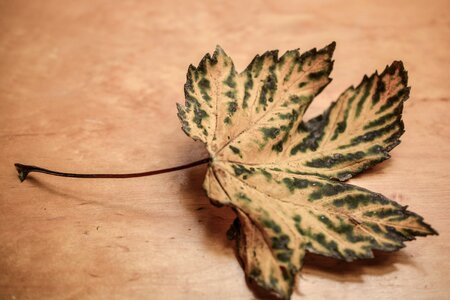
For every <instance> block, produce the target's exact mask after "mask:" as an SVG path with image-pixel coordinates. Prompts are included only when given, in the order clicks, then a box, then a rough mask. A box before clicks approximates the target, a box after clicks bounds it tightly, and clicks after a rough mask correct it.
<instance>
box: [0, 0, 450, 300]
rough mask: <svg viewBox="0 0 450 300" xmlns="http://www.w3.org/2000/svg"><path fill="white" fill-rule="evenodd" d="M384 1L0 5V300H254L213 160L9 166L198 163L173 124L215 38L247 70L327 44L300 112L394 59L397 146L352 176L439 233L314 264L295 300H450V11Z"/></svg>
mask: <svg viewBox="0 0 450 300" xmlns="http://www.w3.org/2000/svg"><path fill="white" fill-rule="evenodd" d="M392 2H393V1H390V0H386V1H376V3H375V1H374V2H373V3H372V4H369V2H368V1H367V2H366V3H365V4H362V1H348V2H340V1H304V2H299V1H292V2H283V3H281V1H249V2H247V3H245V4H243V3H242V2H240V1H239V2H238V1H236V2H233V1H215V2H214V1H209V2H201V1H199V2H197V1H195V2H194V1H192V2H189V1H178V2H171V1H153V3H152V2H150V1H114V2H112V1H106V0H105V1H87V0H85V1H70V2H69V1H66V2H62V1H56V0H55V1H43V2H41V1H1V2H0V28H1V32H0V144H1V146H0V151H1V152H0V298H1V299H252V298H255V297H256V295H255V294H253V292H252V291H251V290H250V289H249V287H248V286H247V284H246V282H245V280H244V276H243V271H242V269H241V267H240V265H239V263H238V261H237V260H236V258H235V254H234V245H233V243H232V242H229V241H227V240H226V238H225V232H226V230H227V228H228V226H229V224H230V222H231V221H232V219H233V213H232V212H231V211H230V210H229V209H226V208H222V209H219V208H215V207H212V206H211V205H210V204H209V203H208V199H207V198H206V196H205V193H204V192H203V190H202V189H201V184H202V180H203V176H204V173H205V166H201V167H197V168H194V169H190V170H185V171H180V172H176V173H171V174H164V175H159V176H155V177H148V178H137V179H127V180H76V179H65V178H55V177H49V176H43V175H39V174H38V175H33V176H32V177H33V178H32V180H29V181H26V182H24V183H22V184H20V182H19V181H18V179H17V177H16V173H15V170H14V168H13V163H14V162H22V163H31V164H37V165H41V166H44V167H48V168H53V169H58V170H62V171H64V170H65V171H79V172H132V171H144V170H150V169H155V168H161V167H169V166H173V165H178V164H182V163H187V162H191V161H194V160H197V159H200V158H203V157H205V156H206V153H205V151H204V147H203V145H202V144H200V143H195V142H193V141H192V140H190V139H189V138H188V137H186V136H185V135H184V134H183V133H182V131H181V130H180V124H179V122H178V120H177V117H176V109H175V103H176V102H182V101H184V96H183V84H184V81H185V74H186V70H187V66H188V65H189V64H190V63H195V64H197V63H198V61H199V60H200V58H201V57H202V56H203V54H204V53H206V52H210V51H213V49H214V47H215V45H216V44H220V45H221V46H222V47H223V48H224V49H225V50H226V51H227V53H228V54H229V55H230V56H231V57H232V58H233V59H234V60H235V63H236V66H237V68H238V69H239V70H242V69H243V68H244V67H245V66H246V64H247V63H248V62H249V61H250V60H251V59H252V58H253V56H254V55H255V54H256V53H262V52H263V51H265V50H268V49H276V48H278V49H280V50H281V51H285V50H287V49H292V48H298V47H300V48H301V49H303V50H307V49H310V48H312V47H322V46H324V45H326V44H328V43H329V42H331V41H333V40H335V41H336V42H337V49H336V53H335V60H336V62H335V68H334V71H333V73H332V77H333V78H334V80H333V82H332V83H331V84H330V85H329V86H328V88H327V89H326V90H325V91H324V92H323V93H322V94H321V95H320V96H319V97H318V98H317V100H316V101H315V102H314V104H313V105H312V107H311V109H310V111H309V112H308V117H311V116H313V115H315V114H317V113H318V112H320V111H321V110H322V109H324V108H325V107H326V106H327V105H328V104H329V103H330V102H331V101H332V100H333V99H336V98H337V96H338V95H339V93H340V92H342V91H343V90H344V89H345V88H346V87H347V86H349V85H351V84H356V83H358V82H359V80H360V79H361V78H362V76H363V74H365V73H372V72H373V71H374V70H375V69H378V70H381V69H382V68H384V66H385V65H386V64H388V63H390V62H392V61H393V60H395V59H401V60H403V61H404V63H405V65H406V68H407V69H408V70H409V76H410V85H411V86H412V93H411V99H410V100H409V101H408V102H407V104H406V108H405V113H404V119H405V124H406V134H405V135H404V137H403V139H402V140H403V142H402V144H401V145H400V146H399V147H397V148H396V149H395V150H394V151H393V152H392V155H393V158H392V159H391V160H389V161H387V162H384V163H382V164H381V165H379V166H377V167H376V168H374V169H373V170H371V171H369V172H367V173H366V174H363V175H362V176H359V177H357V178H355V179H353V180H351V182H352V183H354V184H358V185H361V186H363V187H366V188H369V189H371V190H374V191H377V192H380V193H383V194H384V195H386V196H388V197H390V198H392V199H394V200H396V201H398V202H400V203H401V204H404V205H406V204H408V205H409V207H410V209H411V210H413V211H415V212H417V213H419V214H421V215H423V216H424V217H425V219H426V220H427V221H428V222H430V223H431V224H432V225H433V226H434V227H435V228H436V229H437V230H438V231H439V233H440V235H439V236H434V237H428V238H419V239H418V240H416V241H413V242H410V243H408V246H407V247H406V248H405V249H403V250H401V251H399V252H396V253H391V254H382V253H379V254H377V257H376V259H374V260H370V261H359V262H354V263H344V262H339V261H335V260H332V259H326V258H321V257H318V256H308V257H307V261H306V265H305V267H304V271H303V273H302V276H301V278H300V279H299V281H298V283H297V287H296V291H295V292H294V295H293V299H301V298H303V299H325V298H326V299H387V298H392V299H394V298H395V299H406V298H408V299H445V298H447V297H448V295H449V293H450V288H449V287H450V264H449V254H448V251H449V247H450V243H449V240H450V230H449V225H450V224H449V215H448V214H449V213H450V202H449V201H450V199H449V194H450V187H449V185H450V179H449V167H450V165H449V164H450V163H449V160H450V105H449V94H448V93H449V88H448V87H449V83H448V80H449V75H448V74H449V70H450V58H449V48H450V40H449V36H450V23H449V22H450V20H449V17H448V11H449V4H448V1H396V2H395V3H394V4H392ZM312 3H314V4H312ZM447 299H448V298H447Z"/></svg>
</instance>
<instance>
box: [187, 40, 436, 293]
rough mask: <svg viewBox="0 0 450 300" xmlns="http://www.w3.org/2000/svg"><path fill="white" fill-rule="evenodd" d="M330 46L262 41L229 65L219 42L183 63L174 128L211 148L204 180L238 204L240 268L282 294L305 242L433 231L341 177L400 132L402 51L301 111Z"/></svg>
mask: <svg viewBox="0 0 450 300" xmlns="http://www.w3.org/2000/svg"><path fill="white" fill-rule="evenodd" d="M334 48H335V43H332V44H330V45H328V46H327V47H325V48H323V49H321V50H318V51H317V50H316V49H312V50H310V51H308V52H305V53H303V54H300V52H299V50H292V51H287V52H286V53H285V54H283V55H282V56H281V57H280V58H278V53H277V51H268V52H266V53H264V54H263V55H261V56H259V55H257V56H256V57H255V58H254V59H253V61H252V62H251V63H250V65H249V66H248V67H247V68H246V69H245V70H244V71H243V72H242V73H237V72H236V70H235V67H234V64H233V61H232V60H231V58H230V57H228V55H227V54H226V53H225V52H224V51H223V50H222V49H221V48H220V47H219V46H218V47H217V48H216V50H215V52H214V54H213V55H212V56H210V55H209V54H207V55H205V57H204V58H203V59H202V60H201V62H200V64H199V65H198V67H194V66H192V65H191V66H190V67H189V70H188V74H187V82H186V84H185V96H186V103H185V105H184V106H183V105H180V104H178V112H179V113H178V116H179V118H180V120H181V123H182V129H183V130H184V132H185V133H186V134H187V135H188V136H190V137H192V138H193V139H195V140H200V141H202V142H203V143H205V144H206V147H207V149H208V152H209V154H210V156H211V162H210V164H209V167H208V171H207V174H206V178H205V181H204V184H203V187H204V188H205V190H206V191H207V194H208V196H209V198H210V199H211V200H212V202H213V203H214V204H216V205H227V206H230V207H232V208H233V209H234V210H235V211H236V214H237V221H236V222H235V224H234V226H233V228H232V230H231V231H230V235H231V236H233V235H236V237H237V244H238V253H239V256H240V258H241V260H242V262H243V265H244V270H245V273H246V275H247V277H248V278H249V279H250V280H252V281H254V282H256V283H257V284H258V285H260V286H261V287H263V288H264V289H266V290H268V291H270V292H272V293H274V294H275V295H276V296H278V297H280V298H285V299H288V298H290V295H291V293H292V289H293V283H294V282H295V276H296V274H297V273H298V272H299V271H300V269H301V267H302V262H303V258H304V256H305V253H306V252H307V251H309V252H314V253H318V254H322V255H325V256H330V257H335V258H339V259H344V260H346V261H352V260H354V259H359V258H371V257H373V253H372V250H374V249H376V250H384V251H394V250H397V249H399V248H401V247H403V246H404V242H405V241H408V240H413V239H414V238H415V236H425V235H430V234H437V232H436V231H435V230H434V229H432V228H431V227H430V226H429V225H428V224H426V223H424V222H423V218H422V217H420V216H419V215H417V214H415V213H413V212H410V211H408V210H407V209H406V207H403V206H401V205H399V204H398V203H396V202H394V201H392V200H389V199H387V198H386V197H384V196H382V195H380V194H377V193H374V192H371V191H368V190H366V189H363V188H360V187H357V186H353V185H350V184H346V183H343V182H341V181H345V180H347V179H349V178H351V177H352V176H354V175H356V174H358V173H360V172H362V171H364V170H365V169H367V168H369V167H371V166H373V165H375V164H377V163H379V162H381V161H383V160H385V159H387V158H389V154H388V152H389V151H390V150H392V149H393V148H394V147H395V146H396V145H398V144H399V143H400V140H399V138H400V136H401V135H402V133H403V132H404V130H403V122H402V120H401V114H402V109H403V102H404V101H405V100H406V99H407V98H408V96H409V90H410V89H409V87H408V86H407V79H408V78H407V73H406V71H405V69H404V68H403V64H402V63H401V62H397V61H396V62H394V63H392V64H391V65H390V66H388V67H386V69H385V70H384V71H383V72H382V73H381V74H379V75H378V74H377V73H375V74H373V75H372V76H370V77H366V76H365V77H364V78H363V80H362V82H361V83H360V84H359V85H358V86H357V87H350V88H348V89H347V90H346V91H345V92H344V93H343V94H342V95H341V96H340V97H339V98H338V100H337V101H336V102H333V103H332V104H331V106H330V107H329V108H328V109H327V110H326V111H325V112H324V113H323V114H322V115H319V116H317V117H315V118H313V119H311V120H309V121H308V122H304V121H303V114H304V112H305V111H306V109H307V108H308V106H309V104H310V103H311V101H312V100H313V99H314V97H315V96H316V95H317V94H319V93H320V92H321V91H322V90H323V89H324V88H325V87H326V86H327V85H328V83H330V81H331V79H330V77H329V74H330V72H331V70H332V67H333V61H332V60H331V57H332V53H333V51H334ZM233 233H234V234H233Z"/></svg>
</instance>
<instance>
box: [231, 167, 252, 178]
mask: <svg viewBox="0 0 450 300" xmlns="http://www.w3.org/2000/svg"><path fill="white" fill-rule="evenodd" d="M231 167H232V168H233V170H234V174H235V175H236V176H241V175H242V174H246V175H252V174H253V173H254V169H253V171H252V170H251V169H247V168H246V167H244V166H243V165H231Z"/></svg>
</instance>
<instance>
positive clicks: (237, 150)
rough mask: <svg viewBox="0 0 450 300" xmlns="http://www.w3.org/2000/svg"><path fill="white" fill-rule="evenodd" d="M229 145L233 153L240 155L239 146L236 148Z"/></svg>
mask: <svg viewBox="0 0 450 300" xmlns="http://www.w3.org/2000/svg"><path fill="white" fill-rule="evenodd" d="M229 147H230V149H231V151H233V153H234V154H236V155H239V157H242V154H241V150H240V149H239V148H236V147H234V146H231V145H230V146H229Z"/></svg>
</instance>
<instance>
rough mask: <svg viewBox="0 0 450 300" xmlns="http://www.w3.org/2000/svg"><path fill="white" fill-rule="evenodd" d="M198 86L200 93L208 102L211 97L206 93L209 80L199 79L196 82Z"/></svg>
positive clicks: (209, 87)
mask: <svg viewBox="0 0 450 300" xmlns="http://www.w3.org/2000/svg"><path fill="white" fill-rule="evenodd" d="M198 87H199V89H200V94H201V95H202V98H203V99H204V100H205V101H206V102H209V101H210V100H211V97H210V96H209V94H208V92H209V90H210V89H211V86H210V83H209V80H208V79H206V78H202V79H200V81H199V82H198Z"/></svg>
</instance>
